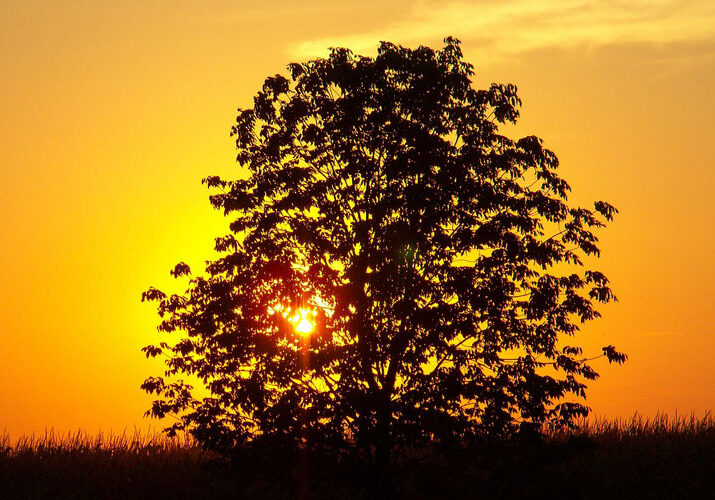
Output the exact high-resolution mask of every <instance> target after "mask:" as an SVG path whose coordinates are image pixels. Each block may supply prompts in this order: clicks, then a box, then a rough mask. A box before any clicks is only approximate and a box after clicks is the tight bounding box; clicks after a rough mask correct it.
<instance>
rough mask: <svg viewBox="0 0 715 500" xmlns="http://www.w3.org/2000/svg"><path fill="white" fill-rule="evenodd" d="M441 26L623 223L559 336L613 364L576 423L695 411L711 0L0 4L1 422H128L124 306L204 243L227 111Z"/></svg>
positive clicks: (222, 164)
mask: <svg viewBox="0 0 715 500" xmlns="http://www.w3.org/2000/svg"><path fill="white" fill-rule="evenodd" d="M446 35H453V36H456V37H458V38H460V39H461V40H462V41H463V50H464V53H465V56H466V58H467V59H468V60H469V61H470V62H472V63H473V64H474V65H475V66H476V69H477V75H476V81H475V83H476V85H477V86H484V85H487V84H489V83H490V82H492V81H497V82H504V83H506V82H512V83H515V84H516V85H517V86H518V87H519V90H520V95H521V97H522V100H523V102H524V106H523V109H522V119H521V122H520V125H519V126H518V127H517V128H516V130H510V131H509V133H510V134H535V135H538V136H540V137H542V138H543V139H544V140H545V142H546V144H547V146H548V147H550V148H551V149H553V150H554V151H555V152H556V153H557V155H558V156H559V158H560V160H561V163H562V166H563V175H564V176H565V177H566V179H567V180H568V181H569V182H570V183H571V185H572V188H573V196H572V199H573V200H574V201H577V202H581V203H588V202H590V201H591V200H594V199H605V200H608V201H609V202H611V203H613V204H614V205H615V206H617V207H618V208H619V209H620V211H621V214H620V215H619V216H618V218H617V219H616V221H615V223H613V224H612V225H611V226H610V227H609V228H608V229H607V230H605V231H604V232H602V233H601V236H602V250H603V257H602V258H601V259H600V261H598V262H596V263H595V264H594V265H595V266H596V267H598V268H600V269H601V270H603V271H604V272H606V274H607V276H609V278H610V279H611V281H612V283H613V286H614V289H615V291H616V294H617V295H618V297H619V299H620V302H619V303H617V304H614V305H609V306H607V307H606V308H605V309H604V310H603V313H604V318H603V319H602V320H599V321H596V322H593V323H591V324H589V325H588V326H587V327H586V328H584V334H583V335H581V343H582V344H583V345H584V346H585V347H586V351H587V352H588V351H589V349H590V350H591V352H598V348H599V347H600V346H603V345H606V344H611V343H612V344H615V345H616V346H617V347H619V348H620V349H621V350H624V351H625V352H627V353H628V355H629V356H630V360H629V362H628V363H627V364H626V365H625V366H623V367H611V366H609V365H607V364H606V363H605V362H603V363H597V364H596V368H597V369H600V371H601V373H602V378H601V379H600V380H599V381H596V382H595V383H592V385H591V388H590V390H589V399H588V404H590V405H591V406H592V407H593V409H594V413H595V414H596V415H605V416H611V417H612V416H623V417H625V416H630V415H632V414H633V413H634V412H635V411H639V412H641V413H642V414H645V415H653V414H655V413H656V412H657V411H659V410H660V411H666V412H670V413H672V412H674V411H675V410H677V411H678V412H690V411H695V412H696V413H699V414H700V413H702V412H704V411H706V410H709V409H712V408H713V406H715V405H714V404H713V402H714V401H715V390H714V389H713V387H715V368H713V362H712V360H711V357H712V355H713V353H714V352H715V327H714V326H713V320H714V319H715V314H714V313H713V310H714V308H713V307H712V301H713V297H715V264H714V263H713V260H712V255H715V231H713V228H714V225H715V224H714V223H713V220H714V219H715V200H714V198H715V197H714V196H713V194H714V193H713V191H714V190H713V186H715V160H713V154H712V153H713V143H714V141H713V136H714V134H715V118H714V117H715V4H713V3H712V2H711V1H709V0H708V1H700V2H698V1H691V2H687V1H664V0H660V1H649V2H647V1H632V0H630V1H625V0H624V1H600V2H596V1H585V0H584V1H554V2H544V1H539V0H516V1H513V2H508V3H505V2H501V1H496V0H490V1H481V2H477V1H464V2H451V1H448V2H432V1H422V2H417V3H415V2H413V1H409V2H408V1H399V2H384V1H376V0H370V1H366V2H353V3H350V4H349V5H347V6H346V5H343V4H342V3H340V2H323V1H321V2H312V3H310V4H309V5H308V6H306V5H303V4H299V3H293V4H291V3H289V2H284V1H272V2H271V1H268V2H263V3H260V4H250V3H247V2H240V1H233V2H229V1H203V2H198V1H193V2H189V1H171V2H169V1H152V2H144V1H139V0H125V1H123V2H116V1H109V0H93V1H89V0H86V1H81V0H72V1H50V0H34V1H30V0H25V1H22V2H15V1H10V0H0V75H2V76H0V109H1V110H2V113H1V114H0V186H1V187H2V195H1V196H0V210H1V211H2V213H3V214H4V219H3V228H2V231H0V429H2V428H3V427H4V428H5V429H6V430H7V431H8V432H9V433H10V434H11V435H13V436H17V435H19V434H22V433H27V432H32V431H42V430H43V429H44V428H45V427H46V426H48V427H50V426H52V427H55V428H56V429H58V430H69V429H77V428H83V429H87V430H89V431H95V430H97V429H100V428H101V429H105V430H108V429H114V430H121V429H123V428H125V427H126V428H129V429H131V428H132V427H133V426H135V425H136V426H138V427H141V428H145V427H146V426H147V425H148V424H149V422H148V421H146V420H144V419H142V413H143V411H144V410H145V409H146V408H147V407H148V405H149V401H150V399H149V397H148V396H146V395H145V394H144V393H142V392H141V391H140V389H139V385H140V384H141V382H142V380H143V379H144V378H145V377H146V376H148V375H153V374H155V373H156V372H157V370H158V365H156V364H152V363H150V362H148V361H146V360H145V359H144V357H143V355H142V353H141V352H140V351H139V348H140V347H142V346H143V345H145V344H147V343H151V342H155V341H156V340H157V339H158V338H159V334H158V333H157V332H156V331H155V329H154V328H155V325H156V322H157V321H156V316H155V312H154V310H153V307H152V306H151V305H147V304H146V303H144V304H142V303H141V302H140V296H141V292H142V291H143V290H145V289H146V288H147V287H148V286H149V285H156V286H158V287H160V288H161V287H171V286H172V284H173V282H172V280H171V278H170V277H169V273H168V271H169V269H170V268H171V267H172V266H173V265H174V264H175V263H176V262H178V261H180V260H184V261H186V262H188V263H189V264H191V265H192V267H193V268H194V269H200V268H201V266H202V262H203V261H204V260H205V259H207V258H210V257H211V248H212V247H213V237H215V236H218V235H220V234H222V233H223V232H224V231H225V228H226V227H227V224H226V222H225V221H224V220H223V219H222V218H221V217H220V216H219V215H218V214H217V213H214V212H213V211H212V210H211V208H210V206H209V204H208V201H207V192H206V191H205V189H204V188H203V187H202V186H201V185H200V179H201V178H202V177H204V176H206V175H209V174H223V175H227V176H231V175H234V173H235V172H236V169H237V167H235V166H234V163H233V158H234V151H233V143H232V141H231V140H230V138H229V135H228V132H229V127H230V125H231V123H232V122H233V120H234V117H235V108H236V107H237V106H246V105H249V104H250V103H251V98H252V96H253V95H254V93H255V91H256V90H257V89H258V88H259V86H260V84H261V83H262V81H263V78H264V77H266V76H267V75H270V74H274V73H276V72H281V71H284V68H285V66H286V64H287V63H288V62H291V61H295V60H300V59H304V58H307V57H312V56H316V55H321V54H324V53H325V48H326V47H327V46H349V47H351V48H353V49H355V50H356V51H358V52H363V53H366V54H371V53H374V48H375V47H376V45H377V42H378V41H379V40H389V41H393V42H397V43H401V44H403V45H408V46H416V45H418V44H426V45H431V46H433V47H438V46H440V44H441V40H442V38H444V36H446ZM154 425H156V424H154Z"/></svg>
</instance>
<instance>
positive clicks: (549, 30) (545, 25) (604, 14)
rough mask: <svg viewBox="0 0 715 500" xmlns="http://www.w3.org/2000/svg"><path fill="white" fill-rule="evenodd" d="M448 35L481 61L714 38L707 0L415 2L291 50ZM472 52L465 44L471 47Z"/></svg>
mask: <svg viewBox="0 0 715 500" xmlns="http://www.w3.org/2000/svg"><path fill="white" fill-rule="evenodd" d="M447 35H451V36H455V37H457V38H459V39H461V40H462V41H463V42H465V43H470V45H472V46H474V47H475V48H476V51H477V52H478V53H479V54H478V55H479V56H480V57H481V58H482V60H483V59H484V58H485V57H487V58H502V57H505V56H509V55H515V54H519V53H523V52H528V51H531V50H535V49H543V48H552V47H561V48H571V47H577V46H589V47H598V46H606V45H614V44H624V43H652V44H658V45H663V44H671V43H679V42H680V43H682V42H686V43H689V42H695V43H700V42H709V41H713V40H715V2H713V1H712V0H693V1H687V0H680V1H675V0H651V1H647V0H552V1H545V0H512V1H509V2H504V1H501V0H486V1H479V2H464V1H456V2H455V1H451V2H450V1H447V2H434V1H421V2H418V3H416V4H414V6H413V7H412V9H411V10H410V11H409V12H408V13H407V14H406V16H405V18H404V19H402V20H401V21H397V22H394V23H392V24H388V25H387V26H385V27H384V28H383V29H380V30H379V31H377V30H375V31H368V32H363V33H353V34H348V35H346V36H342V37H337V38H318V39H313V40H306V41H303V42H301V43H299V44H296V45H294V46H293V47H291V50H290V52H291V55H292V56H293V57H298V58H309V57H314V56H321V55H325V54H326V51H327V48H328V47H338V46H340V47H349V48H351V49H352V50H353V51H355V52H358V53H371V52H374V50H375V48H376V47H377V44H378V42H379V41H380V40H389V41H392V42H396V43H400V44H402V45H407V46H412V45H415V44H420V43H430V42H433V41H434V40H441V39H442V38H444V37H445V36H447ZM470 50H471V47H470Z"/></svg>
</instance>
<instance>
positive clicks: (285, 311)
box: [268, 304, 317, 336]
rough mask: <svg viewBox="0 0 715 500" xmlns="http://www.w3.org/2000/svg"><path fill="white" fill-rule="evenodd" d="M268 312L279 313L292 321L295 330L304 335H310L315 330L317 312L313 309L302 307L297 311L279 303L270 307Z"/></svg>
mask: <svg viewBox="0 0 715 500" xmlns="http://www.w3.org/2000/svg"><path fill="white" fill-rule="evenodd" d="M268 312H269V313H271V314H275V313H279V314H280V315H281V316H283V317H284V318H285V319H286V320H287V321H288V322H289V323H291V324H292V325H293V328H294V329H295V331H296V332H297V333H298V334H300V335H302V336H308V335H310V334H311V333H313V330H315V317H316V314H317V313H316V311H315V310H313V309H306V308H303V307H301V308H299V309H297V310H296V311H295V312H292V311H291V308H290V307H283V306H282V305H280V304H278V305H277V306H274V307H270V308H269V309H268Z"/></svg>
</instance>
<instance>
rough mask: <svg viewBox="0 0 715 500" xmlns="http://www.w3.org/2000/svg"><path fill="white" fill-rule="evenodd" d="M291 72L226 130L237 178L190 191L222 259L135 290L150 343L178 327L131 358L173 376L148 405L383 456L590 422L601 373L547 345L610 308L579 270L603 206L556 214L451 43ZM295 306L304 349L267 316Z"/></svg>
mask: <svg viewBox="0 0 715 500" xmlns="http://www.w3.org/2000/svg"><path fill="white" fill-rule="evenodd" d="M288 68H289V71H290V77H284V76H281V75H276V76H273V77H269V78H267V79H266V80H265V83H264V85H263V88H262V90H261V91H260V92H258V94H257V95H256V97H255V100H254V106H253V108H252V109H244V110H239V113H238V117H237V119H236V124H235V126H234V127H233V128H232V135H233V136H234V137H235V139H236V146H237V149H238V156H237V160H238V163H239V164H240V165H241V166H242V167H244V168H245V169H247V171H248V172H249V173H250V175H249V176H248V177H247V178H243V179H238V180H224V179H221V178H218V177H207V178H206V179H204V182H205V183H206V184H207V185H208V186H209V187H211V188H214V189H216V190H217V191H215V194H213V195H212V196H211V197H210V201H211V203H212V205H213V206H214V207H215V208H217V209H221V210H222V211H223V212H224V214H225V215H226V216H230V217H231V218H232V222H231V223H230V230H231V232H230V233H229V234H227V235H226V236H223V237H219V238H217V239H216V250H217V251H218V252H221V256H220V257H219V258H217V259H216V260H213V261H210V262H208V263H207V266H206V274H205V275H202V276H193V277H191V278H190V285H189V288H188V290H187V291H186V293H185V294H183V295H171V296H167V295H165V294H164V293H163V292H161V291H159V290H157V289H155V288H151V289H149V290H148V291H147V292H145V293H144V295H143V300H144V299H146V300H156V301H158V303H159V305H158V310H159V314H160V315H161V317H162V318H163V321H162V322H161V324H160V325H159V330H160V331H162V332H167V333H172V332H184V335H182V336H181V338H180V339H178V340H177V341H176V342H175V343H168V342H162V343H161V344H159V345H158V346H147V347H146V348H145V349H144V350H145V352H146V354H147V356H157V355H159V354H162V353H163V354H165V355H166V356H167V361H166V362H167V366H168V369H167V371H166V374H165V377H151V378H149V379H147V381H146V382H145V383H144V385H143V388H144V389H145V390H146V391H148V392H150V393H154V394H156V395H158V398H157V399H156V400H155V401H154V403H153V406H152V408H151V410H150V411H149V412H148V413H150V414H151V415H153V416H155V417H164V416H165V415H168V414H173V415H175V416H176V417H177V421H176V422H175V423H174V424H173V425H171V426H170V427H169V428H168V431H169V432H170V433H174V432H176V431H179V430H187V431H190V432H191V433H192V434H193V435H194V436H195V437H196V438H197V439H198V440H199V441H201V442H202V443H204V444H205V445H206V446H208V447H213V448H216V449H222V450H226V449H231V448H234V447H236V446H238V445H242V444H245V443H249V442H257V441H264V442H265V441H270V442H275V443H283V444H293V445H298V444H300V443H302V445H303V446H308V447H314V448H325V449H333V450H340V449H345V448H349V447H351V446H353V445H357V446H358V448H360V449H363V450H365V452H367V453H368V454H370V455H371V456H373V457H375V458H376V459H377V460H378V462H382V463H385V462H386V460H388V457H389V454H390V452H391V450H392V449H393V448H394V447H395V446H400V445H404V444H406V443H410V444H413V445H415V444H418V443H420V442H424V441H427V440H429V441H434V440H437V441H440V442H452V441H455V440H460V439H464V438H467V437H470V436H474V435H480V434H483V433H487V434H490V435H497V436H502V435H509V434H512V433H513V432H514V431H516V430H518V429H532V430H534V429H540V428H542V426H543V425H545V424H549V425H555V426H560V425H568V424H570V423H571V422H572V421H573V419H574V418H576V417H580V416H584V415H586V414H587V412H588V409H587V408H586V407H585V406H584V405H582V404H581V403H578V402H577V401H576V400H575V399H574V396H584V389H585V384H584V379H585V380H593V379H595V378H596V377H597V373H596V372H595V371H594V369H593V368H591V366H590V365H589V363H588V362H589V361H590V360H589V359H585V358H584V357H583V356H582V350H581V349H580V348H579V347H575V346H570V345H563V344H562V341H563V340H564V339H567V338H568V337H571V336H573V335H574V334H575V333H576V332H577V331H578V329H579V326H578V325H579V323H583V322H585V321H588V320H591V319H593V318H596V317H597V316H599V313H598V312H597V311H596V309H595V307H594V304H595V303H607V302H609V301H611V300H614V299H615V297H614V295H613V293H612V292H611V289H610V288H609V282H608V280H607V278H606V276H604V275H603V274H602V273H600V272H598V271H594V270H586V269H585V268H584V267H585V266H584V265H583V262H582V260H583V258H584V256H598V254H599V249H598V247H597V238H596V236H595V234H594V232H593V230H594V229H596V228H599V227H602V226H603V225H604V220H611V219H612V217H613V215H614V213H616V209H615V208H614V207H612V206H611V205H609V204H608V203H605V202H596V203H595V205H594V210H589V209H586V208H581V207H571V206H569V205H568V204H567V192H568V191H569V186H568V184H567V183H566V181H564V180H563V179H561V178H560V177H559V176H558V174H557V167H558V160H557V158H556V156H555V155H554V154H553V153H552V152H551V151H549V150H548V149H545V148H544V147H543V146H542V141H541V140H540V139H538V138H537V137H524V138H521V139H518V140H512V139H509V138H507V137H505V136H503V135H500V134H499V133H498V127H499V125H500V124H504V123H506V122H512V123H513V122H515V121H516V119H517V117H518V115H519V113H518V106H519V105H520V101H519V98H518V97H517V93H516V87H515V86H513V85H497V84H492V85H491V86H490V87H489V88H488V89H484V90H475V89H473V88H472V84H471V77H472V75H473V69H472V66H471V65H470V64H468V63H466V62H464V61H463V59H462V53H461V50H460V47H459V42H458V41H457V40H454V39H452V38H448V39H446V40H445V46H444V48H443V49H441V50H437V51H435V50H432V49H430V48H427V47H419V48H417V49H415V50H410V49H407V48H403V47H400V46H396V45H393V44H390V43H382V44H381V45H380V47H379V49H378V54H377V56H376V57H374V58H370V57H363V56H356V55H354V54H353V53H351V52H350V51H349V50H347V49H332V50H331V52H330V56H329V57H328V58H326V59H315V60H312V61H309V62H306V63H303V64H291V65H289V67H288ZM172 274H173V275H174V276H177V277H179V276H184V275H191V272H190V269H189V267H188V266H187V265H186V264H183V263H181V264H179V265H177V266H176V268H175V269H174V270H173V271H172ZM301 308H302V309H303V310H304V311H305V310H311V311H312V314H313V315H314V317H315V319H314V322H315V324H316V328H315V331H314V332H313V334H312V335H310V336H301V335H300V334H299V332H297V331H296V329H295V328H294V325H292V324H291V323H290V321H287V320H286V316H285V314H281V313H280V311H283V312H284V313H285V312H286V311H288V310H290V311H291V314H293V313H295V312H296V311H297V310H299V309H301ZM604 355H605V356H606V357H607V358H608V359H609V361H615V362H619V363H620V362H623V361H624V360H625V356H624V355H622V354H620V353H618V352H617V351H616V350H615V349H614V348H613V347H612V346H608V347H605V348H604ZM591 359H593V358H591ZM186 374H190V375H193V376H196V377H198V379H200V380H201V381H202V383H203V384H204V385H205V386H206V388H207V389H208V390H209V392H210V395H209V396H207V397H202V398H198V397H195V396H194V395H193V393H192V387H191V386H190V385H188V384H187V383H186V382H185V381H182V380H180V379H179V380H176V377H175V376H180V375H186Z"/></svg>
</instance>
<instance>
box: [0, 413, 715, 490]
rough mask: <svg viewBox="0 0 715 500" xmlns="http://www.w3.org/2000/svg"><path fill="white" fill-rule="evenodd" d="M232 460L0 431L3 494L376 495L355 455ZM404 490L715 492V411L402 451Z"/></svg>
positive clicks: (159, 444)
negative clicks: (13, 438) (301, 469)
mask: <svg viewBox="0 0 715 500" xmlns="http://www.w3.org/2000/svg"><path fill="white" fill-rule="evenodd" d="M296 462H297V461H296V460H293V459H292V458H290V457H279V456H268V457H263V458H260V457H257V456H255V455H254V456H251V457H244V458H240V457H239V458H237V459H235V460H233V461H227V460H224V459H221V458H220V457H218V456H216V455H214V454H212V453H210V452H205V451H203V450H201V448H200V447H199V446H197V445H196V444H195V443H193V442H192V441H191V440H188V439H179V438H176V439H173V440H170V439H167V438H164V437H163V436H161V435H154V436H148V435H140V434H134V435H128V434H123V435H119V436H116V435H115V436H104V435H98V436H88V435H86V434H84V433H81V432H79V433H76V434H71V435H64V436H57V435H54V434H52V433H51V432H50V433H47V434H45V435H42V436H33V437H25V438H21V439H19V440H18V441H17V442H14V443H11V442H10V440H9V439H8V438H7V436H5V437H0V498H48V499H51V498H259V499H262V500H265V499H270V498H298V496H299V495H298V492H299V491H300V490H301V484H303V486H304V487H303V491H307V492H309V498H338V499H341V500H347V499H351V498H370V497H372V496H374V494H371V493H370V492H369V489H368V485H369V484H370V473H369V471H368V469H367V468H366V467H364V466H361V465H360V464H358V463H350V462H344V463H340V464H338V463H335V462H334V461H329V460H326V459H320V458H317V457H311V458H310V463H309V469H308V470H309V473H308V480H307V482H306V481H303V482H301V480H300V477H299V474H298V472H297V469H298V468H297V467H295V466H294V464H295V463H296ZM394 477H395V481H394V483H395V493H394V495H393V496H394V497H396V498H416V499H419V498H551V499H554V498H556V499H558V498H569V499H570V498H576V499H578V498H607V499H613V498H692V499H700V498H715V421H714V420H713V418H712V417H711V416H710V415H707V416H705V417H703V418H695V417H693V416H691V417H673V418H668V417H665V416H663V417H657V418H655V419H650V420H647V419H642V418H639V417H634V418H633V419H632V420H628V421H603V420H601V421H595V422H591V423H584V424H583V425H581V426H580V427H579V429H578V430H576V431H572V432H562V433H553V434H551V435H549V436H547V438H546V439H545V440H543V441H538V440H530V441H523V440H520V441H517V440H513V441H510V442H502V443H481V444H477V443H474V444H471V445H468V446H465V447H464V448H462V449H460V450H458V451H452V452H450V453H448V454H444V453H435V452H430V453H428V452H427V451H426V450H412V451H411V452H410V453H408V454H403V455H402V456H400V457H398V460H397V463H396V464H395V470H394Z"/></svg>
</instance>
